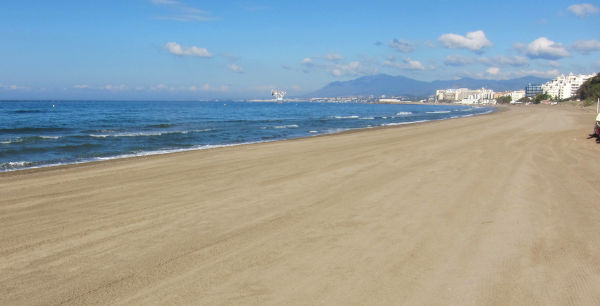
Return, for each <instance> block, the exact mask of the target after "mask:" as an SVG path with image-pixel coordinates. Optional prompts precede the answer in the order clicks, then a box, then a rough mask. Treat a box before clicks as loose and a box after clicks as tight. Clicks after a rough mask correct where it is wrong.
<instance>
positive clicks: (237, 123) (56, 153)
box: [0, 101, 492, 171]
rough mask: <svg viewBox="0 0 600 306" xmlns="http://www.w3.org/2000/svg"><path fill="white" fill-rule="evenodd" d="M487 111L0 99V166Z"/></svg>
mask: <svg viewBox="0 0 600 306" xmlns="http://www.w3.org/2000/svg"><path fill="white" fill-rule="evenodd" d="M53 104H54V107H52V105H53ZM490 111H492V109H491V108H483V107H469V106H454V105H444V106H437V105H436V106H430V105H385V104H330V103H284V104H276V103H241V102H132V101H128V102H115V101H110V102H109V101H98V102H75V101H64V102H60V101H59V102H40V101H35V102H23V101H18V102H16V101H15V102H10V101H9V102H0V171H11V170H18V169H25V168H32V167H43V166H49V165H57V164H68V163H78V162H86V161H94V160H102V159H111V158H118V157H125V156H135V155H146V154H159V153H166V152H175V151H182V150H193V149H202V148H209V147H214V146H223V145H232V144H242V143H250V142H261V141H272V140H280V139H289V138H297V137H306V136H312V135H319V134H328V133H335V132H339V131H344V130H348V129H357V128H366V127H376V126H384V125H394V124H406V123H410V122H421V121H428V120H439V119H447V118H456V117H463V116H471V115H476V114H482V113H487V112H490Z"/></svg>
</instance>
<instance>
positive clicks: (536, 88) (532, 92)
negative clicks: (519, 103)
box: [525, 83, 544, 98]
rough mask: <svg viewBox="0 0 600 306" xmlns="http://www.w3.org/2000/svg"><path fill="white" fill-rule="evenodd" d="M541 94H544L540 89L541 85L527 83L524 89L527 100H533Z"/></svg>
mask: <svg viewBox="0 0 600 306" xmlns="http://www.w3.org/2000/svg"><path fill="white" fill-rule="evenodd" d="M541 93H544V90H543V89H542V84H531V83H529V84H528V85H527V87H525V96H526V97H528V98H535V96H537V95H538V94H541Z"/></svg>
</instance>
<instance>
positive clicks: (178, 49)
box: [165, 42, 212, 57]
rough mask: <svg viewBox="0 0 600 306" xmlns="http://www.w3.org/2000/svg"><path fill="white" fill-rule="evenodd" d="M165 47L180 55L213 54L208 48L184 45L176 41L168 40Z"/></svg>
mask: <svg viewBox="0 0 600 306" xmlns="http://www.w3.org/2000/svg"><path fill="white" fill-rule="evenodd" d="M165 48H166V49H167V50H169V52H171V53H172V54H175V55H180V56H197V57H212V54H211V53H210V52H208V50H206V48H199V47H196V46H191V47H184V46H181V45H180V44H178V43H176V42H168V43H167V44H166V45H165Z"/></svg>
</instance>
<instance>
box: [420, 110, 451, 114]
mask: <svg viewBox="0 0 600 306" xmlns="http://www.w3.org/2000/svg"><path fill="white" fill-rule="evenodd" d="M450 112H451V111H433V112H426V113H427V114H447V113H450Z"/></svg>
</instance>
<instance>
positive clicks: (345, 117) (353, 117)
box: [329, 115, 360, 119]
mask: <svg viewBox="0 0 600 306" xmlns="http://www.w3.org/2000/svg"><path fill="white" fill-rule="evenodd" d="M329 118H333V119H358V118H360V116H356V115H351V116H332V117H329Z"/></svg>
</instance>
